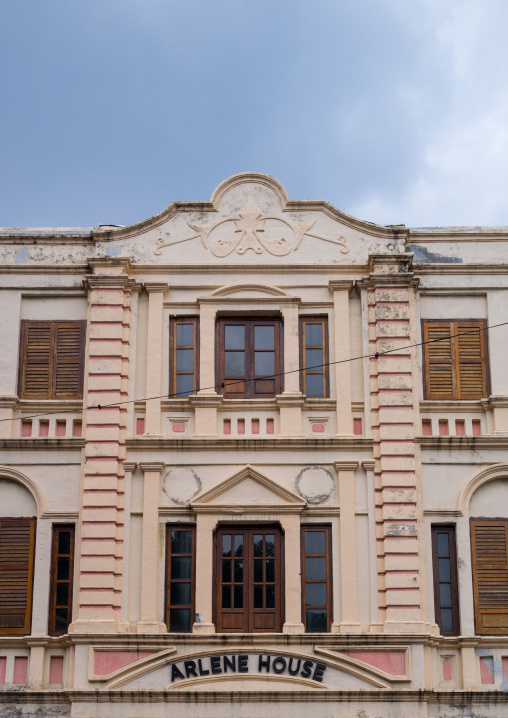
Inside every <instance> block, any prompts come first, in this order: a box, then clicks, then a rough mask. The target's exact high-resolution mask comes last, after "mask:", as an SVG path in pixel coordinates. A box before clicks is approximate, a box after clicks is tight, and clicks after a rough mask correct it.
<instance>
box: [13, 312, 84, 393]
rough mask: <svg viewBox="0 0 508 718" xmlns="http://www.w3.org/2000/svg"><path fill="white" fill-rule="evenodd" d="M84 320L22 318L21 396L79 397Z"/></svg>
mask: <svg viewBox="0 0 508 718" xmlns="http://www.w3.org/2000/svg"><path fill="white" fill-rule="evenodd" d="M85 327H86V322H81V321H79V322H39V321H23V322H22V327H21V351H20V370H19V377H20V386H19V394H20V396H21V398H23V399H81V397H82V396H83V368H84V347H85Z"/></svg>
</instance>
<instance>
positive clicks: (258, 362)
mask: <svg viewBox="0 0 508 718" xmlns="http://www.w3.org/2000/svg"><path fill="white" fill-rule="evenodd" d="M254 363H255V369H254V371H255V375H256V376H271V375H272V374H275V354H274V353H273V352H254Z"/></svg>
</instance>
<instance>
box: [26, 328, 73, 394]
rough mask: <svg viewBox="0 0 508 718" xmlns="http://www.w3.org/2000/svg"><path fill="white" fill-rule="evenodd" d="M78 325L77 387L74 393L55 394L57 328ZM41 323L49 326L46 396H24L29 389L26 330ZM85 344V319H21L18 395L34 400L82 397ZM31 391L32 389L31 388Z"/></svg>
mask: <svg viewBox="0 0 508 718" xmlns="http://www.w3.org/2000/svg"><path fill="white" fill-rule="evenodd" d="M72 324H74V325H79V331H80V335H79V362H78V371H79V389H78V391H77V393H75V394H68V395H65V396H56V373H57V364H58V354H57V349H58V343H57V337H56V335H57V328H58V327H61V326H70V325H72ZM43 325H46V326H49V327H50V351H49V356H48V396H26V394H27V393H28V394H30V390H29V389H28V390H27V387H26V367H27V364H28V362H27V351H28V332H29V330H30V327H33V326H39V327H42V326H43ZM85 345H86V320H84V319H75V320H74V319H69V320H67V319H62V320H59V319H50V320H47V321H46V320H39V319H22V320H21V324H20V342H19V362H18V396H19V398H20V399H27V400H35V401H47V400H48V401H69V400H70V401H75V400H80V399H83V386H84V374H85ZM32 393H34V392H33V390H32Z"/></svg>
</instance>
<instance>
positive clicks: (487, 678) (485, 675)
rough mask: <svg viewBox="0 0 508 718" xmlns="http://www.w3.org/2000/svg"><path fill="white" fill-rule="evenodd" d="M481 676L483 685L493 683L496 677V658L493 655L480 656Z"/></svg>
mask: <svg viewBox="0 0 508 718" xmlns="http://www.w3.org/2000/svg"><path fill="white" fill-rule="evenodd" d="M480 677H481V682H482V685H484V686H486V685H493V684H494V683H495V677H494V659H493V657H492V656H481V657H480Z"/></svg>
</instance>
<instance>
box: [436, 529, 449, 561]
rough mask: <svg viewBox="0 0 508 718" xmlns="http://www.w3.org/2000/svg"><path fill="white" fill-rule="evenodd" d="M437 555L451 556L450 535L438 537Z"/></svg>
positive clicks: (439, 535)
mask: <svg viewBox="0 0 508 718" xmlns="http://www.w3.org/2000/svg"><path fill="white" fill-rule="evenodd" d="M437 555H438V556H449V555H450V545H449V541H448V534H438V535H437Z"/></svg>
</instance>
